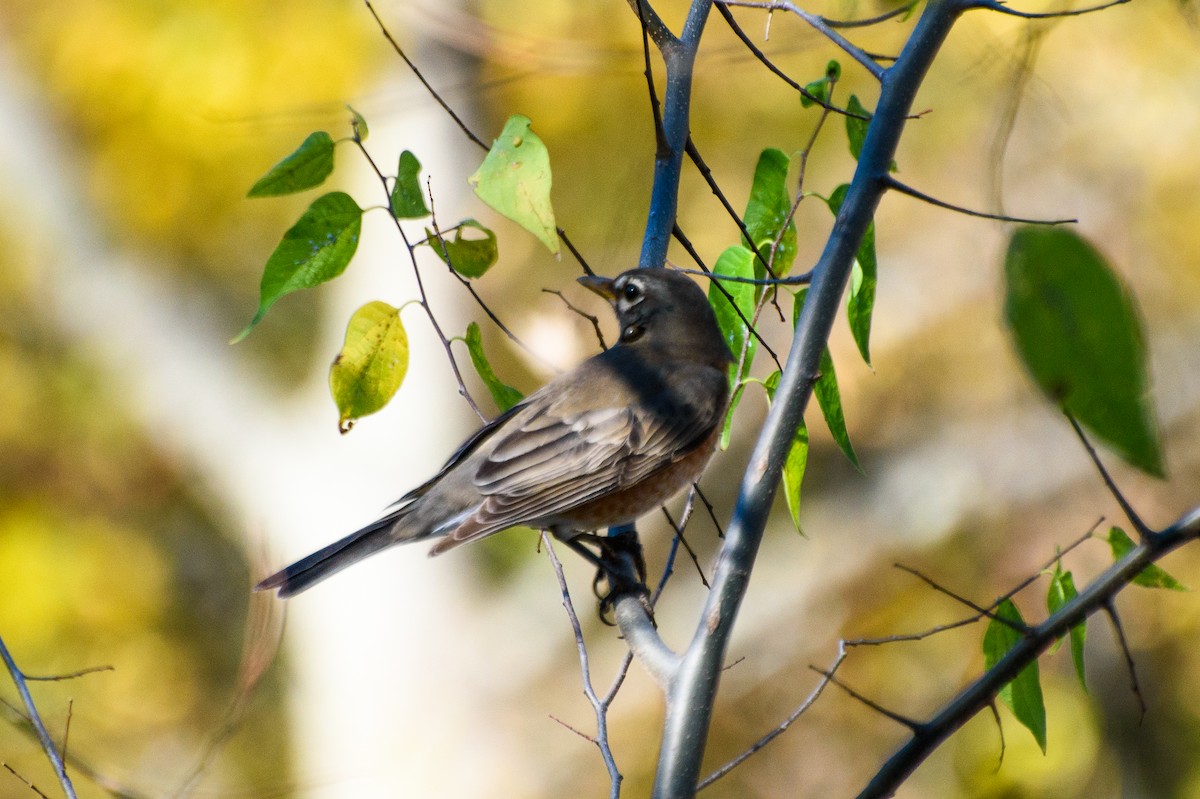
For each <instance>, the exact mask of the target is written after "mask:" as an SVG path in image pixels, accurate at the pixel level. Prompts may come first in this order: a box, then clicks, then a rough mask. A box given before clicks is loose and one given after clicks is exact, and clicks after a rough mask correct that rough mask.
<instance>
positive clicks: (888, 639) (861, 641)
mask: <svg viewBox="0 0 1200 799" xmlns="http://www.w3.org/2000/svg"><path fill="white" fill-rule="evenodd" d="M1103 521H1104V517H1100V519H1098V520H1097V521H1096V523H1095V524H1093V525H1092V526H1091V527H1090V528H1089V529H1088V531H1087V532H1086V533H1084V534H1083V535H1081V536H1079V537H1078V538H1076V539H1075V540H1074V541H1072V542H1071V543H1069V544H1067V546H1066V547H1064V548H1063V549H1060V550H1058V551H1057V552H1055V554H1054V557H1052V558H1050V559H1049V560H1047V561H1045V562H1044V563H1042V565H1041V566H1039V567H1038V569H1037V571H1036V572H1034V573H1033V574H1032V575H1030V576H1029V577H1026V578H1025V579H1024V580H1022V581H1021V582H1020V583H1019V584H1018V585H1017V586H1016V587H1015V588H1013V589H1012V590H1010V591H1009V592H1008V593H1006V594H1004V595H1003V596H1001V597H1000V598H999V599H997V600H996V601H995V602H993V603H992V605H991V607H990V608H989V610H992V611H994V610H995V609H996V608H997V607H999V605H1000V603H1001V602H1003V601H1004V600H1006V599H1012V598H1013V597H1014V596H1016V595H1017V594H1018V593H1020V592H1021V591H1023V590H1024V589H1025V588H1027V587H1028V586H1029V585H1030V584H1032V583H1033V582H1034V581H1035V580H1037V579H1038V578H1039V577H1041V576H1042V575H1043V574H1044V573H1045V571H1046V570H1047V569H1049V568H1050V567H1051V566H1053V565H1054V564H1055V563H1056V562H1058V561H1060V560H1062V558H1063V556H1064V555H1066V554H1067V553H1069V552H1071V551H1072V550H1074V549H1075V548H1077V547H1079V546H1081V545H1082V544H1083V542H1084V541H1088V540H1090V539H1092V538H1093V537H1095V534H1096V528H1097V527H1099V526H1100V523H1101V522H1103ZM896 567H897V568H899V569H903V570H904V571H907V572H909V573H910V574H916V572H913V571H912V570H911V569H908V568H907V567H904V566H900V565H899V564H896ZM917 576H918V577H920V578H921V579H922V580H925V581H926V582H927V583H932V581H931V580H930V579H929V578H927V577H924V576H923V575H920V574H917ZM955 599H959V598H958V597H955ZM960 601H961V600H960ZM983 618H995V617H994V616H989V615H988V614H987V613H975V614H974V615H971V616H968V617H966V618H964V619H959V620H958V621H952V622H949V623H947V624H939V625H937V626H936V627H931V628H929V629H928V630H924V631H922V632H919V633H903V634H900V635H888V636H883V637H880V638H855V639H850V640H848V641H846V646H850V647H855V646H882V645H884V644H893V643H900V642H904V641H921V640H924V639H926V638H930V637H932V636H934V635H937V634H938V633H943V632H946V631H948V630H955V629H958V628H959V627H966V626H967V625H970V624H974V623H976V622H977V621H979V620H980V619H983Z"/></svg>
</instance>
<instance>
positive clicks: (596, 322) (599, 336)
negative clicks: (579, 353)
mask: <svg viewBox="0 0 1200 799" xmlns="http://www.w3.org/2000/svg"><path fill="white" fill-rule="evenodd" d="M542 291H544V292H546V293H547V294H553V295H554V296H555V297H558V298H559V299H560V300H562V301H563V305H566V306H567V308H568V309H569V310H570V311H572V312H573V313H576V314H578V315H579V316H582V317H583V318H584V319H586V320H588V321H589V322H591V323H592V329H593V330H595V331H596V341H597V342H599V344H600V349H602V350H606V349H608V344H607V343H605V341H604V333H603V332H602V331H601V330H600V319H599V318H598V317H596V316H594V315H592V314H590V313H588V312H587V311H585V310H583V309H582V308H580V307H579V306H577V305H575V303H573V302H571V301H570V300H568V299H567V298H566V296H565V295H564V294H563V293H562V292H561V291H559V290H557V289H546V288H544V289H542Z"/></svg>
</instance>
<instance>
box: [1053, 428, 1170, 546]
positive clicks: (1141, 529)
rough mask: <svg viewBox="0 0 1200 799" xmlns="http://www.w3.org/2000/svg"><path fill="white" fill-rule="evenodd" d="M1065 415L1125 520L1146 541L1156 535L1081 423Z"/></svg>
mask: <svg viewBox="0 0 1200 799" xmlns="http://www.w3.org/2000/svg"><path fill="white" fill-rule="evenodd" d="M1063 413H1064V414H1065V415H1066V417H1067V421H1068V422H1070V423H1071V427H1072V428H1073V429H1074V430H1075V435H1076V436H1078V437H1079V441H1080V443H1082V444H1083V448H1084V449H1085V450H1087V454H1088V457H1089V458H1091V460H1092V463H1093V464H1094V465H1095V467H1096V471H1098V472H1100V479H1102V480H1103V481H1104V485H1106V486H1108V492H1109V493H1110V494H1112V495H1113V499H1115V500H1116V501H1117V504H1118V505H1120V506H1121V511H1122V512H1123V513H1124V514H1125V518H1127V519H1129V523H1130V524H1131V525H1133V529H1134V530H1136V531H1137V534H1138V537H1139V538H1141V539H1143V540H1145V539H1146V538H1148V537H1149V536H1151V535H1153V534H1154V531H1153V530H1152V529H1150V526H1149V525H1147V524H1146V523H1145V522H1144V521H1142V517H1141V516H1139V515H1138V512H1137V511H1136V510H1134V509H1133V506H1132V505H1130V504H1129V500H1127V499H1125V495H1124V494H1122V493H1121V489H1119V488H1117V484H1116V482H1114V481H1113V479H1112V475H1110V474H1109V473H1108V469H1106V468H1104V463H1103V462H1102V461H1101V460H1100V456H1099V455H1098V454H1097V453H1096V448H1095V447H1093V446H1092V442H1091V441H1089V440H1088V437H1087V436H1086V435H1085V434H1084V432H1083V428H1082V427H1080V426H1079V422H1078V421H1076V419H1075V417H1074V416H1072V415H1071V413H1070V412H1069V411H1066V410H1064V411H1063Z"/></svg>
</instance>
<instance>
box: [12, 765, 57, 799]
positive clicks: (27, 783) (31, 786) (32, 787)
mask: <svg viewBox="0 0 1200 799" xmlns="http://www.w3.org/2000/svg"><path fill="white" fill-rule="evenodd" d="M0 766H4V768H6V769H8V773H9V774H11V775H13V776H14V777H16V778H17V779H18V780H20V781H21V782H22V783H24V784H25V787H26V788H28V789H29V790H31V791H33V792H34V793H36V794H37V795H38V796H40V797H42V799H50V797H49V796H46V794H45V793H44V792H43V791H42V789H41V788H39V787H37V786H36V785H34V784H33V783H32V782H30V781H29V780H27V779H25V778H24V777H23V776H21V774H19V773H17V770H16V769H15V768H13V767H12V766H10V765H8V763H0Z"/></svg>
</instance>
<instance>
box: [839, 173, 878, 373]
mask: <svg viewBox="0 0 1200 799" xmlns="http://www.w3.org/2000/svg"><path fill="white" fill-rule="evenodd" d="M849 190H850V187H849V186H847V185H846V184H845V183H843V184H842V185H840V186H838V187H837V188H836V189H834V190H833V194H831V195H829V201H828V205H829V210H830V211H832V212H833V215H834V216H835V217H836V216H837V215H838V212H839V211H841V210H842V203H843V202H845V200H846V192H847V191H849ZM878 275H879V262H878V261H877V260H876V258H875V222H874V221H872V222H870V223H869V224H868V225H867V230H866V232H865V233H864V234H863V238H862V241H861V242H859V245H858V252H857V253H856V254H855V260H854V272H853V274H852V276H851V282H850V299H849V300H848V301H847V303H846V318H847V320H848V321H849V322H850V333H851V334H852V335H853V336H854V343H855V344H857V345H858V351H859V354H861V355H862V359H863V361H865V362H866V364H867V365H868V366H870V365H871V316H872V315H873V314H874V312H875V286H876V284H877V282H878Z"/></svg>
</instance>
